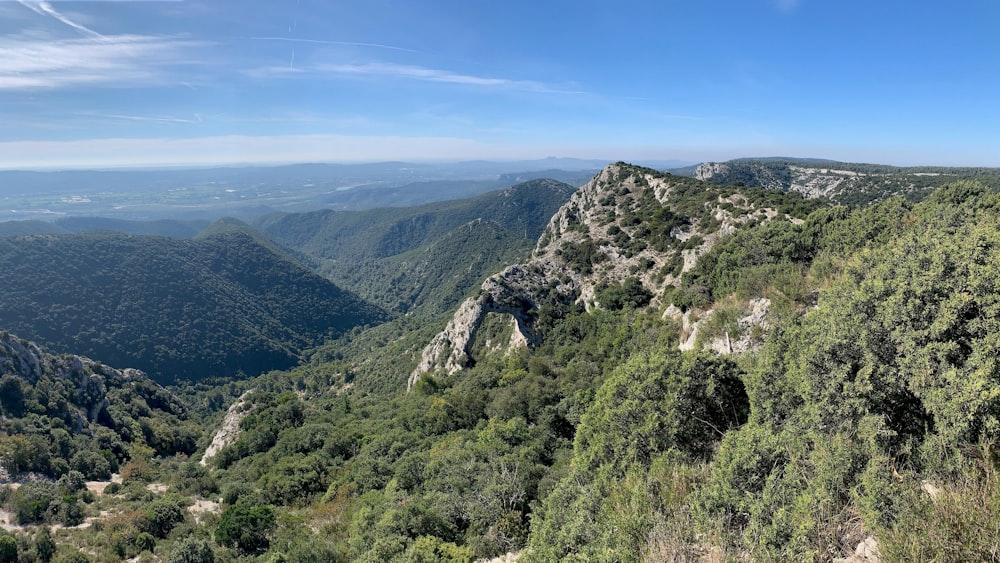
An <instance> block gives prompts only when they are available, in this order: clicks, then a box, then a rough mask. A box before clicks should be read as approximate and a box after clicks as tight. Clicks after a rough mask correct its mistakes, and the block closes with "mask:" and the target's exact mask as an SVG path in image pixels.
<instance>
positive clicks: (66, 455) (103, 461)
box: [0, 331, 198, 478]
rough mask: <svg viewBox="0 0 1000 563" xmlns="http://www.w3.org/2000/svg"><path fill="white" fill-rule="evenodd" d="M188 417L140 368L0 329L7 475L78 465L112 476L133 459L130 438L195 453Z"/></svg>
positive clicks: (0, 457)
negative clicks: (54, 349) (54, 348)
mask: <svg viewBox="0 0 1000 563" xmlns="http://www.w3.org/2000/svg"><path fill="white" fill-rule="evenodd" d="M187 418H188V415H187V411H186V409H185V408H184V406H183V405H182V404H181V403H180V401H178V400H177V398H176V397H174V396H173V395H172V394H171V393H170V392H168V391H167V390H166V389H164V388H163V387H161V386H159V385H157V384H156V383H154V382H153V381H152V380H150V379H149V378H148V377H147V376H146V374H145V373H143V372H142V371H140V370H137V369H117V368H113V367H109V366H106V365H104V364H102V363H101V362H98V361H95V360H92V359H90V358H86V357H83V356H78V355H74V354H60V355H56V354H52V353H49V352H47V351H45V350H44V349H42V348H41V347H39V346H38V345H36V344H35V343H33V342H30V341H27V340H24V339H21V338H18V337H16V336H14V335H12V334H10V333H9V332H7V331H0V466H2V468H3V469H4V470H6V472H7V473H8V476H13V475H15V474H17V473H20V472H24V471H30V472H36V473H42V474H55V475H59V474H62V473H65V471H66V470H68V469H77V470H79V471H81V473H83V474H84V475H86V476H88V477H95V478H106V477H107V476H108V475H110V471H112V470H114V469H115V468H116V467H117V464H118V463H120V462H124V461H126V460H127V459H128V458H129V456H130V453H129V452H130V451H131V447H129V446H126V444H131V445H132V446H140V445H142V446H144V447H149V448H152V451H155V452H156V453H159V454H163V455H168V454H173V453H177V452H183V453H190V452H192V451H193V450H194V447H195V441H196V439H197V435H198V431H197V429H196V428H195V427H194V426H193V425H191V424H190V423H189V422H187ZM71 435H72V436H73V437H72V438H70V436H71ZM98 452H100V453H98Z"/></svg>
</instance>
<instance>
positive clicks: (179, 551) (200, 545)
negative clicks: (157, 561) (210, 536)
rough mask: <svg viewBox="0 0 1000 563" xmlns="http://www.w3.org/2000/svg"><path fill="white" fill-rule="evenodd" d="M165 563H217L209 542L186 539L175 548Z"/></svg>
mask: <svg viewBox="0 0 1000 563" xmlns="http://www.w3.org/2000/svg"><path fill="white" fill-rule="evenodd" d="M163 561H164V563H215V553H214V552H212V546H210V545H209V544H208V542H207V541H205V540H203V539H198V538H190V537H189V538H185V539H183V540H181V541H180V542H178V543H177V545H175V546H174V549H173V550H172V551H171V552H170V555H168V556H167V557H166V558H165V559H164V560H163Z"/></svg>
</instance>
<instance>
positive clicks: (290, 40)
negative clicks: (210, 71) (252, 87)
mask: <svg viewBox="0 0 1000 563" xmlns="http://www.w3.org/2000/svg"><path fill="white" fill-rule="evenodd" d="M250 39H254V40H257V41H283V42H286V43H311V44H315V45H340V46H343V47H372V48H375V49H389V50H392V51H402V52H404V53H418V52H419V51H416V50H413V49H407V48H405V47H396V46H395V45H383V44H381V43H360V42H356V41H333V40H328V39H302V38H298V37H251V38H250Z"/></svg>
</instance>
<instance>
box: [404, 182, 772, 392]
mask: <svg viewBox="0 0 1000 563" xmlns="http://www.w3.org/2000/svg"><path fill="white" fill-rule="evenodd" d="M727 193H729V194H730V195H726V196H724V195H723V194H722V192H721V191H719V190H718V189H717V188H714V187H713V186H711V185H708V184H702V183H700V182H696V181H694V180H691V179H689V178H682V177H677V176H671V175H670V174H664V173H661V172H657V171H656V170H651V169H648V168H641V167H637V166H632V165H629V164H625V163H617V164H612V165H610V166H608V167H606V168H605V169H604V170H602V171H601V172H600V173H599V174H597V175H596V176H595V177H594V178H593V179H592V180H591V181H590V182H588V183H587V184H586V185H584V186H582V187H581V188H580V189H578V190H577V191H576V192H575V193H574V194H573V196H572V197H570V199H569V201H567V202H566V203H565V204H563V206H562V207H560V208H559V210H558V211H557V212H556V213H555V215H553V217H552V219H551V220H550V221H549V223H548V225H547V226H546V227H545V230H544V231H543V233H542V236H541V237H540V238H539V240H538V243H537V245H536V246H535V249H534V251H533V253H532V257H531V259H530V261H528V262H527V263H525V264H521V265H517V266H511V267H508V268H507V269H505V270H504V271H503V272H500V273H499V274H495V275H494V276H492V277H490V278H489V279H487V280H486V281H485V282H484V283H483V285H482V287H481V290H480V292H479V294H478V295H477V296H476V297H474V298H470V299H468V300H466V301H465V302H464V303H462V305H461V306H460V307H459V308H458V310H457V311H456V312H455V314H454V316H453V317H452V318H451V320H450V321H449V322H448V324H447V326H445V328H444V330H443V331H442V332H440V333H439V334H438V335H437V336H435V337H434V338H433V340H432V341H431V342H430V343H429V344H428V345H427V346H426V347H425V348H424V350H423V353H422V354H421V357H420V361H419V362H418V365H417V367H416V368H415V369H414V370H413V372H412V373H411V374H410V377H409V380H408V387H409V388H412V387H413V385H415V384H416V382H417V381H418V380H419V378H420V376H421V375H422V374H424V373H427V372H431V371H436V370H440V371H443V372H444V373H447V374H453V373H456V372H458V371H459V370H461V369H462V368H464V367H467V366H469V365H470V364H471V363H472V361H473V360H472V358H470V356H469V354H470V349H471V344H472V342H473V339H474V338H475V333H476V330H477V329H478V328H479V327H480V325H481V324H482V322H483V319H484V318H485V317H486V315H487V314H489V313H500V314H504V315H510V316H511V317H513V319H514V322H515V323H516V330H514V331H513V336H512V343H511V344H512V346H517V345H521V346H529V347H530V346H534V345H536V344H537V343H538V339H539V336H538V334H537V333H536V332H535V327H534V323H535V320H536V318H537V312H538V310H539V308H540V307H541V306H542V304H543V303H546V302H548V301H551V300H556V301H559V302H563V303H567V302H572V301H576V302H578V303H579V304H581V305H583V306H584V307H585V308H587V309H588V310H589V309H590V308H591V307H595V306H596V307H599V306H600V303H599V302H598V299H597V293H598V290H599V289H600V288H601V287H604V286H606V285H608V284H614V283H622V282H623V281H625V280H626V279H629V278H634V280H637V281H638V282H639V283H641V284H642V286H643V288H644V289H646V290H647V291H648V292H649V293H650V294H652V295H653V296H654V297H653V300H652V305H654V306H658V305H659V296H661V295H662V294H663V290H664V289H665V287H666V286H667V285H673V284H676V283H677V281H678V278H677V275H678V273H679V272H684V271H687V270H688V269H690V268H691V267H693V266H694V264H695V262H696V261H697V259H698V257H700V256H701V255H703V254H704V253H706V252H708V251H709V250H710V249H711V248H712V246H713V245H714V244H715V243H716V241H718V240H719V239H720V238H721V237H723V236H726V235H728V234H730V233H732V232H734V231H735V230H736V229H737V228H738V226H739V225H740V224H742V223H747V222H759V221H767V220H771V219H774V218H775V217H776V216H777V212H776V211H775V210H773V209H768V208H755V207H754V206H753V205H752V204H751V203H750V202H749V200H748V199H747V198H746V197H744V196H743V195H741V194H738V193H737V194H732V193H731V192H727ZM692 202H695V204H694V205H693V204H692ZM665 212H669V213H665ZM633 283H634V282H633Z"/></svg>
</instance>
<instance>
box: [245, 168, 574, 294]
mask: <svg viewBox="0 0 1000 563" xmlns="http://www.w3.org/2000/svg"><path fill="white" fill-rule="evenodd" d="M573 191H574V188H573V187H572V186H570V185H567V184H563V183H560V182H556V181H554V180H547V179H542V180H531V181H527V182H523V183H520V184H517V185H515V186H512V187H510V188H507V189H504V190H500V191H495V192H491V193H488V194H485V195H482V196H479V197H476V198H472V199H463V200H455V201H449V202H443V203H434V204H427V205H421V206H415V207H405V208H385V209H374V210H369V211H357V212H355V211H351V212H344V211H340V212H338V211H328V210H327V211H317V212H312V213H301V214H285V215H276V216H269V217H265V218H264V219H262V220H260V221H258V222H257V224H256V225H257V227H258V228H259V229H261V231H262V232H264V233H266V234H267V235H268V236H270V237H272V238H273V239H274V240H276V241H279V242H280V243H282V244H284V245H287V246H288V247H290V248H293V249H295V251H297V252H300V253H302V254H303V255H304V256H305V257H307V259H309V260H312V261H314V262H315V263H316V264H317V265H318V270H319V271H320V272H322V273H323V274H325V275H327V276H329V277H330V278H331V279H333V280H334V281H335V282H336V283H337V284H338V285H341V286H342V287H345V288H347V289H349V290H351V291H355V292H357V293H358V294H359V295H361V296H362V297H364V298H366V299H368V300H371V301H372V302H374V303H377V304H379V305H381V306H382V307H384V308H386V309H388V310H390V311H396V312H401V313H405V312H411V311H414V310H417V309H425V310H426V312H428V313H441V312H444V311H448V310H450V309H451V308H452V307H454V306H455V305H456V304H457V303H458V302H460V301H461V300H462V298H463V297H465V296H466V294H467V293H469V291H471V290H472V289H473V288H474V287H476V286H477V285H478V284H479V282H480V281H481V280H482V279H483V278H484V277H486V276H488V275H489V274H491V273H493V272H495V271H497V270H500V269H502V268H503V267H504V266H505V265H508V264H512V263H517V262H518V261H520V260H521V259H523V258H524V257H525V256H526V255H527V252H528V251H530V248H531V246H533V245H534V243H535V241H536V240H537V239H538V236H539V235H540V234H541V232H542V229H544V227H545V224H546V223H547V222H548V220H549V218H550V217H551V216H552V214H553V213H555V211H556V210H557V209H558V208H559V206H560V205H562V204H563V203H564V202H565V201H566V200H567V199H568V198H569V196H570V195H571V194H572V193H573Z"/></svg>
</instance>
